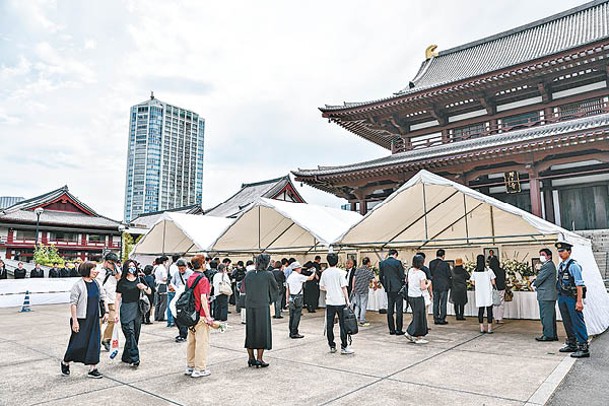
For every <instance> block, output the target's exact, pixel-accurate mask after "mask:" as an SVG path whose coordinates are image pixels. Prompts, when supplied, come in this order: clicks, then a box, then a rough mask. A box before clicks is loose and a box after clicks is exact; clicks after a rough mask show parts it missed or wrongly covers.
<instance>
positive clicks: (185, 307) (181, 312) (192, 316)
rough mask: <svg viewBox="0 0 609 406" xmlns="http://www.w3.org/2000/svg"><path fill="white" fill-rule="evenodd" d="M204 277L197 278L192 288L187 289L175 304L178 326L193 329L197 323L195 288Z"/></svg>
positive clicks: (197, 310)
mask: <svg viewBox="0 0 609 406" xmlns="http://www.w3.org/2000/svg"><path fill="white" fill-rule="evenodd" d="M204 276H205V275H199V276H197V279H195V281H194V282H193V284H192V286H191V287H189V288H188V287H187V288H186V289H185V290H184V293H182V294H181V295H180V297H179V299H178V301H177V302H176V320H177V322H178V323H179V325H180V326H184V327H193V326H196V325H197V323H198V322H199V318H200V316H199V309H197V308H196V306H195V288H196V286H197V284H198V283H199V281H200V280H201V278H203V277H204Z"/></svg>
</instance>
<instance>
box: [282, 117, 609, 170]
mask: <svg viewBox="0 0 609 406" xmlns="http://www.w3.org/2000/svg"><path fill="white" fill-rule="evenodd" d="M608 126H609V114H601V115H595V116H590V117H584V118H580V119H575V120H569V121H562V122H558V123H554V124H548V125H544V126H539V127H533V128H526V129H522V130H515V131H510V132H508V133H505V134H497V135H490V136H486V137H480V138H475V139H471V140H466V141H459V142H455V143H447V144H442V145H437V146H433V147H428V148H421V149H416V150H411V151H406V152H400V153H396V154H393V155H389V156H386V157H383V158H378V159H374V160H370V161H364V162H358V163H354V164H351V165H343V166H319V167H318V168H317V169H300V168H299V169H298V170H297V171H293V172H292V173H293V174H294V175H295V176H296V177H311V176H324V175H329V176H332V175H339V174H343V173H349V172H355V171H360V170H368V169H373V168H381V167H386V166H395V165H400V164H409V163H416V162H420V161H424V160H428V159H433V160H434V161H441V160H443V159H454V158H459V157H462V156H469V155H476V154H480V153H482V151H484V153H489V152H492V151H503V150H507V149H510V148H515V145H523V144H527V143H529V145H531V146H532V145H534V144H539V143H541V144H543V143H547V142H548V137H552V140H551V141H550V142H552V143H554V142H563V141H565V140H564V139H563V137H561V135H562V136H564V138H566V139H568V138H570V136H571V135H572V134H573V133H576V136H579V134H581V133H589V134H591V135H594V134H597V133H598V132H599V127H604V128H603V129H602V130H603V131H605V132H607V127H608ZM602 138H603V137H601V138H600V139H602ZM604 138H607V137H606V135H605V136H604ZM604 142H606V141H604Z"/></svg>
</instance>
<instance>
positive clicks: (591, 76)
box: [293, 1, 609, 230]
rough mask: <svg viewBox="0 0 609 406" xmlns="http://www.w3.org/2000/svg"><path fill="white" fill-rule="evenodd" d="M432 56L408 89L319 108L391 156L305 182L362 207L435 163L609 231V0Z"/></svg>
mask: <svg viewBox="0 0 609 406" xmlns="http://www.w3.org/2000/svg"><path fill="white" fill-rule="evenodd" d="M425 56H426V58H425V60H424V61H423V63H422V64H421V67H420V69H419V71H418V72H417V74H416V75H415V76H414V78H413V79H412V81H411V82H409V83H408V84H407V85H406V86H405V87H404V88H403V89H402V90H400V91H398V92H396V93H394V94H392V95H390V96H388V97H385V98H381V99H377V100H372V101H364V102H357V103H344V104H342V105H326V106H325V107H323V108H321V109H320V110H321V112H322V116H323V117H324V118H326V119H328V120H329V121H330V122H332V123H335V124H338V125H340V126H341V127H343V128H345V129H346V130H348V131H350V132H352V133H354V134H356V135H358V136H360V137H363V138H365V139H367V140H369V141H371V142H373V143H375V144H378V145H380V146H382V147H384V148H387V150H389V151H390V152H391V154H390V155H388V156H386V157H384V158H380V159H375V160H370V161H365V162H358V163H354V164H352V165H346V166H323V167H322V166H320V167H318V168H316V169H298V170H296V171H294V172H293V173H294V175H295V176H296V180H297V181H300V182H304V183H307V184H309V185H311V186H313V187H316V188H318V189H321V190H324V191H326V192H330V193H332V194H334V195H336V196H338V197H341V198H344V199H347V200H348V201H349V203H350V208H351V210H357V211H359V212H360V213H362V214H365V213H366V212H367V210H369V209H370V208H371V207H373V206H374V205H376V204H378V202H380V201H382V200H383V199H385V198H386V197H387V196H389V195H390V194H391V193H393V191H395V190H396V189H397V188H398V187H399V186H401V185H402V184H403V183H404V182H406V181H407V180H408V179H409V178H410V177H412V176H413V175H414V174H415V173H417V172H418V171H419V170H421V169H427V170H429V171H432V172H434V173H436V174H438V175H441V176H444V177H446V178H448V179H451V180H455V181H457V182H460V183H462V184H464V185H467V186H469V187H471V188H473V189H476V190H479V191H481V192H482V193H485V194H487V195H489V196H492V197H495V198H497V199H499V200H501V201H504V202H507V203H510V204H512V205H515V206H518V207H520V208H522V209H525V210H528V211H530V212H532V213H533V214H535V215H537V216H539V217H542V218H545V219H547V220H549V221H551V222H553V223H555V224H558V225H561V226H563V227H564V228H567V229H571V230H595V229H607V228H609V89H608V87H607V86H608V80H609V79H608V76H609V59H608V58H609V2H607V1H593V2H590V3H587V4H584V5H582V6H579V7H576V8H574V9H571V10H567V11H565V12H562V13H560V14H556V15H553V16H550V17H547V18H544V19H542V20H539V21H535V22H532V23H530V24H527V25H524V26H521V27H517V28H514V29H512V30H509V31H506V32H503V33H500V34H497V35H493V36H491V37H488V38H483V39H480V40H478V41H474V42H472V43H469V44H465V45H461V46H458V47H456V48H452V49H448V50H443V51H440V52H437V46H435V45H432V46H430V47H429V48H427V50H426V55H425Z"/></svg>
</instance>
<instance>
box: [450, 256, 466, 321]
mask: <svg viewBox="0 0 609 406" xmlns="http://www.w3.org/2000/svg"><path fill="white" fill-rule="evenodd" d="M452 277H453V281H452V287H451V289H450V300H452V302H453V305H454V306H455V315H456V316H457V320H465V315H464V313H465V305H466V304H467V281H468V280H469V272H467V271H466V270H465V268H463V259H461V258H457V259H455V268H454V269H453V270H452Z"/></svg>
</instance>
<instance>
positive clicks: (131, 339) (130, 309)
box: [115, 260, 152, 368]
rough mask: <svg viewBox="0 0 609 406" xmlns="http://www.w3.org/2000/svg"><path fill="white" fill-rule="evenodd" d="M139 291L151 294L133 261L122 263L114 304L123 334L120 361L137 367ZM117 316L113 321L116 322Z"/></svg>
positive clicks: (138, 354) (138, 352) (139, 319)
mask: <svg viewBox="0 0 609 406" xmlns="http://www.w3.org/2000/svg"><path fill="white" fill-rule="evenodd" d="M140 292H144V293H145V294H146V295H150V294H152V289H150V287H149V286H148V285H146V284H145V283H144V281H143V280H142V278H140V277H139V276H138V270H137V267H136V265H135V262H134V261H131V260H127V261H125V262H124V263H123V272H122V274H121V278H120V280H119V281H118V283H117V284H116V301H115V306H116V309H117V313H118V314H120V322H121V329H122V330H123V334H124V335H125V348H123V355H122V356H121V361H123V362H125V363H127V364H129V365H130V366H132V367H134V368H137V367H138V366H139V365H140V351H139V348H138V342H139V340H140V330H141V328H142V318H143V315H142V312H141V311H140ZM118 320H119V317H118V316H117V317H116V320H115V322H116V323H118Z"/></svg>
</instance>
